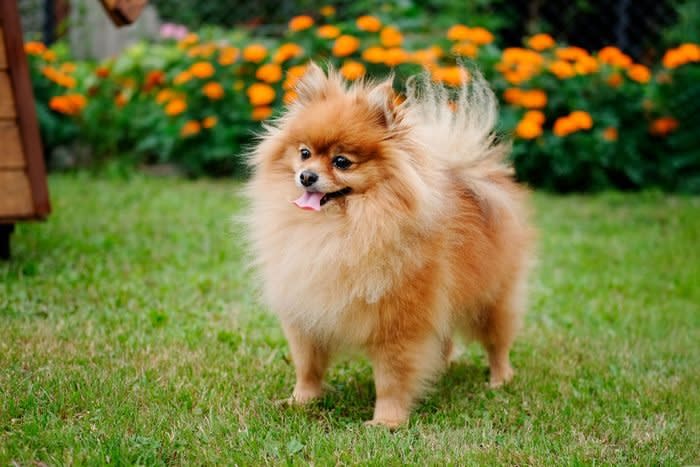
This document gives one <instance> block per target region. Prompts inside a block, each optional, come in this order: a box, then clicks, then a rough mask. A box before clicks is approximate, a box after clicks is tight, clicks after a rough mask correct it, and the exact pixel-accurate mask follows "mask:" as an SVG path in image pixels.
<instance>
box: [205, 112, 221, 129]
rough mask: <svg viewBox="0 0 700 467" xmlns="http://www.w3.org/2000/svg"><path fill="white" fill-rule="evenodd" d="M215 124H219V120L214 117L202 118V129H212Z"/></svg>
mask: <svg viewBox="0 0 700 467" xmlns="http://www.w3.org/2000/svg"><path fill="white" fill-rule="evenodd" d="M217 123H219V119H218V118H217V117H216V116H214V115H210V116H209V117H204V120H202V128H207V129H209V128H214V127H215V126H216V124H217Z"/></svg>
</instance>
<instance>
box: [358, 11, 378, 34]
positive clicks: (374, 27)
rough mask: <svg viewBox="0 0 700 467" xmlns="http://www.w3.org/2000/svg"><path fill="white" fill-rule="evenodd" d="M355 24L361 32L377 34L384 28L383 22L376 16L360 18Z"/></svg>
mask: <svg viewBox="0 0 700 467" xmlns="http://www.w3.org/2000/svg"><path fill="white" fill-rule="evenodd" d="M355 24H356V25H357V28H358V29H359V30H360V31H367V32H377V31H379V30H380V29H381V28H382V22H381V21H380V20H379V18H377V17H376V16H369V15H365V16H360V17H359V18H357V20H356V21H355Z"/></svg>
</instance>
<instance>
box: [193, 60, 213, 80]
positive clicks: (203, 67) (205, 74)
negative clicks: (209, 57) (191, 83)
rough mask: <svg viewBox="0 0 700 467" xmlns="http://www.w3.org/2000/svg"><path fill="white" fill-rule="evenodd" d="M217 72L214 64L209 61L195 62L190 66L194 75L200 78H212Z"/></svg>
mask: <svg viewBox="0 0 700 467" xmlns="http://www.w3.org/2000/svg"><path fill="white" fill-rule="evenodd" d="M215 72H216V70H215V69H214V65H212V64H211V63H209V62H197V63H193V64H192V66H191V67H190V73H191V74H192V76H195V77H197V78H200V79H206V78H211V77H212V76H213V75H214V73H215Z"/></svg>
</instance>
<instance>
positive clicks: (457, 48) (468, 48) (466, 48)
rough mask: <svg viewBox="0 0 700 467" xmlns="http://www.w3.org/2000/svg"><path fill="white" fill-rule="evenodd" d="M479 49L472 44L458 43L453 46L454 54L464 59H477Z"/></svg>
mask: <svg viewBox="0 0 700 467" xmlns="http://www.w3.org/2000/svg"><path fill="white" fill-rule="evenodd" d="M478 51H479V48H478V47H477V46H476V45H474V44H473V43H471V42H466V41H465V42H458V43H456V44H455V45H453V46H452V53H453V54H455V55H460V56H462V57H470V58H474V57H476V54H477V53H478Z"/></svg>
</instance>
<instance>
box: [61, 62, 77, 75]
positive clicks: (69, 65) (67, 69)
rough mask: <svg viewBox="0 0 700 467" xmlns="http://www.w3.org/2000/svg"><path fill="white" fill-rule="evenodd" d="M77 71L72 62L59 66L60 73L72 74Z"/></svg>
mask: <svg viewBox="0 0 700 467" xmlns="http://www.w3.org/2000/svg"><path fill="white" fill-rule="evenodd" d="M77 69H78V65H76V64H75V63H73V62H65V63H62V64H61V71H62V72H63V73H73V72H74V71H75V70H77Z"/></svg>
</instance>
